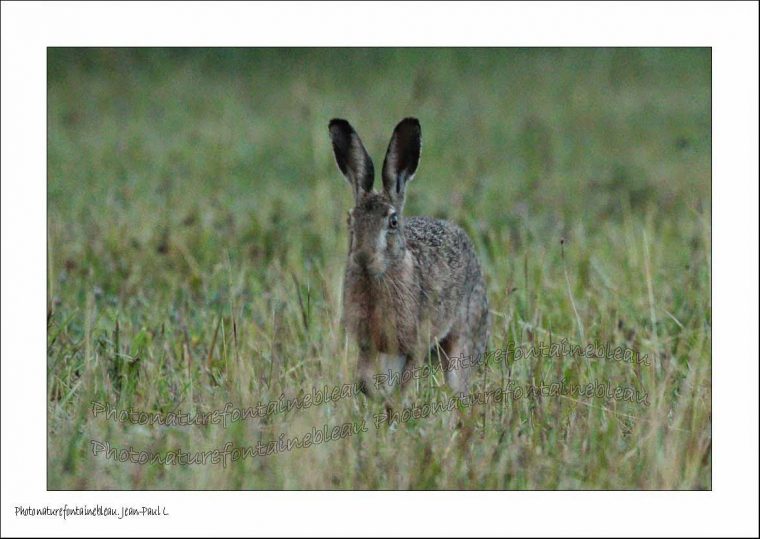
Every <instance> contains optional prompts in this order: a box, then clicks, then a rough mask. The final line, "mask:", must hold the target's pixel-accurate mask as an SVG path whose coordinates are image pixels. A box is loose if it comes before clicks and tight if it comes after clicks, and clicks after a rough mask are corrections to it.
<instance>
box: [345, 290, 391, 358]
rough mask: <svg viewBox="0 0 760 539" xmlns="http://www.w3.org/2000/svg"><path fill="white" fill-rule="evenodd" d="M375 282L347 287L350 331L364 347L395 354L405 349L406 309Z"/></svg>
mask: <svg viewBox="0 0 760 539" xmlns="http://www.w3.org/2000/svg"><path fill="white" fill-rule="evenodd" d="M377 288H378V284H377V283H372V282H364V283H357V284H356V285H355V286H348V287H346V295H345V297H344V316H345V322H346V326H347V328H348V329H349V330H350V331H351V332H352V333H354V334H355V335H356V337H357V338H358V340H359V341H360V344H371V345H372V348H374V349H375V350H377V351H378V352H382V353H387V354H393V353H396V352H398V351H399V349H400V348H401V346H400V341H401V340H402V338H403V334H404V333H405V330H404V328H403V327H402V326H403V325H404V322H403V318H404V317H403V316H399V314H398V313H399V312H401V311H403V307H402V306H401V305H400V304H399V298H396V297H394V296H393V294H392V293H388V292H389V291H388V290H385V289H381V290H378V289H377Z"/></svg>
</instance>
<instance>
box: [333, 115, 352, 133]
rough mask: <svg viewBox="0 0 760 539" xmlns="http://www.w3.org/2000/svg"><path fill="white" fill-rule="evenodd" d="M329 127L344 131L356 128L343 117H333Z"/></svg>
mask: <svg viewBox="0 0 760 539" xmlns="http://www.w3.org/2000/svg"><path fill="white" fill-rule="evenodd" d="M328 128H329V129H330V131H335V130H338V131H344V132H348V133H350V132H351V131H353V130H354V129H353V127H351V124H350V123H348V122H347V121H346V120H344V119H342V118H333V119H332V120H330V124H329V126H328Z"/></svg>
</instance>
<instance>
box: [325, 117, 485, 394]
mask: <svg viewBox="0 0 760 539" xmlns="http://www.w3.org/2000/svg"><path fill="white" fill-rule="evenodd" d="M329 131H330V138H331V140H332V146H333V150H334V153H335V160H336V162H337V165H338V168H339V169H340V171H341V172H342V173H343V175H344V176H345V177H346V179H347V180H348V183H349V184H350V185H351V187H352V188H353V192H354V201H355V206H354V208H353V209H352V210H351V211H350V212H349V216H348V227H349V236H350V240H349V241H350V243H349V250H348V261H347V264H346V270H345V275H344V282H343V323H344V325H345V328H346V330H347V332H348V333H349V334H350V335H353V336H354V337H355V338H356V340H357V344H358V348H359V358H358V376H359V380H358V382H359V387H360V388H361V389H362V390H363V391H364V392H365V393H368V394H372V393H373V392H374V390H375V389H380V388H382V389H385V390H387V389H388V385H389V384H381V383H380V382H379V380H380V379H383V378H384V379H385V380H386V381H389V380H394V379H395V380H396V382H400V385H401V386H404V385H406V384H407V383H408V381H409V380H411V379H413V378H414V377H415V376H413V374H414V373H413V369H415V368H416V367H419V366H420V363H421V362H422V361H424V360H426V359H427V357H428V354H429V353H431V354H432V356H431V357H433V358H436V359H435V361H438V360H437V358H440V361H441V363H440V364H438V366H440V367H442V370H443V372H444V373H445V379H446V382H447V383H448V385H449V386H450V387H451V388H452V390H454V391H455V392H456V393H459V394H461V393H465V392H467V390H468V383H469V376H470V373H471V372H472V370H473V369H474V367H475V365H476V364H477V362H478V361H479V360H480V359H481V358H482V357H483V354H484V352H485V348H486V343H487V341H488V334H489V323H490V317H489V311H488V298H487V297H486V287H485V283H484V280H483V274H482V272H481V269H480V264H479V262H478V258H477V256H476V254H475V250H474V249H473V246H472V243H471V242H470V239H469V238H468V236H467V234H466V233H465V232H464V231H463V230H462V229H461V228H459V227H458V226H457V225H455V224H453V223H450V222H448V221H442V220H439V219H433V218H431V217H410V218H404V217H403V209H404V199H405V194H406V186H407V184H408V183H409V182H411V181H412V179H413V178H414V174H415V172H416V171H417V165H418V164H419V161H420V150H421V142H422V131H421V128H420V123H419V121H418V120H417V119H415V118H406V119H404V120H402V121H401V122H400V123H399V124H398V125H397V126H396V128H395V129H394V130H393V135H392V136H391V141H390V144H389V145H388V150H387V153H386V155H385V161H384V162H383V170H382V178H383V188H382V191H380V192H375V191H373V190H372V184H373V183H374V179H375V169H374V166H373V164H372V159H371V158H370V156H369V155H368V154H367V151H366V150H365V148H364V145H363V144H362V141H361V140H360V139H359V135H357V133H356V131H354V129H353V127H351V124H349V123H348V122H347V121H346V120H341V119H333V120H331V121H330V124H329ZM389 371H390V372H395V373H396V376H395V378H394V377H390V376H379V375H382V374H383V373H388V372H389Z"/></svg>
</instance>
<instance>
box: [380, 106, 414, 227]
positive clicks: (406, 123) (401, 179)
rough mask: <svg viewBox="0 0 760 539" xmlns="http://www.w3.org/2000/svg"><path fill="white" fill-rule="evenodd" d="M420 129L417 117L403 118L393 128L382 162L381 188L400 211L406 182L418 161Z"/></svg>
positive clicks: (412, 175) (411, 175) (408, 180)
mask: <svg viewBox="0 0 760 539" xmlns="http://www.w3.org/2000/svg"><path fill="white" fill-rule="evenodd" d="M421 149H422V130H421V129H420V122H419V121H418V120H417V118H404V119H403V120H401V121H400V122H399V123H398V125H397V126H396V128H395V129H394V130H393V135H392V136H391V142H390V144H388V152H387V153H386V154H385V161H384V162H383V190H384V191H385V193H386V194H387V195H388V197H389V198H390V199H391V200H392V201H393V204H394V205H395V206H396V209H397V210H398V212H399V213H401V210H402V208H403V207H404V192H405V191H406V184H407V183H409V182H410V181H412V178H414V173H415V172H417V165H419V163H420V150H421Z"/></svg>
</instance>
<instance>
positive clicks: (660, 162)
mask: <svg viewBox="0 0 760 539" xmlns="http://www.w3.org/2000/svg"><path fill="white" fill-rule="evenodd" d="M710 81H711V63H710V51H709V49H561V48H557V49H382V48H380V49H55V48H51V49H49V50H48V277H49V279H48V301H49V305H48V395H49V425H48V432H49V436H48V445H49V447H48V451H49V453H48V456H49V459H48V486H49V488H52V489H60V488H82V489H110V488H122V489H130V488H136V489H155V488H158V489H167V488H169V489H199V488H200V489H218V488H229V489H236V488H245V489H260V488H286V489H303V488H320V489H324V488H352V489H357V488H358V489H365V488H381V489H384V488H389V489H398V488H413V489H427V488H439V489H440V488H445V489H461V488H465V489H471V488H476V489H477V488H498V489H512V488H534V489H535V488H539V489H554V488H570V489H576V488H584V489H585V488H606V489H610V488H612V489H636V488H658V489H671V488H677V489H704V488H711V479H710V478H711V450H710V448H711V433H710V424H711V404H710V402H711V394H710V368H711V355H710V345H711V332H710V326H711V314H710V313H711V299H710V236H711V230H710V220H711V215H710V181H711V179H710V158H711V156H710V147H711V139H710V136H711V124H710V119H711V110H710ZM405 116H416V117H418V118H419V119H420V121H421V124H422V130H423V152H422V162H421V165H420V169H419V172H418V174H417V176H416V179H415V181H414V183H413V184H412V186H411V187H410V190H409V192H408V197H407V204H406V208H405V213H406V214H407V215H415V214H426V215H433V216H436V217H442V218H448V219H450V220H452V221H454V222H457V223H459V224H460V225H461V226H463V227H464V228H465V229H466V230H467V231H468V232H469V233H470V235H471V237H472V238H473V241H474V242H475V245H476V247H477V249H478V252H479V254H480V256H481V259H482V262H483V264H484V267H485V273H486V279H487V282H488V289H489V299H490V302H491V308H492V311H493V327H492V338H491V342H490V346H489V348H490V349H498V348H505V347H506V346H508V345H509V344H510V343H511V344H512V345H515V346H525V345H537V344H538V343H542V342H543V343H548V342H556V341H558V340H560V339H562V338H566V339H568V340H569V341H570V342H572V343H577V344H583V345H585V344H586V343H589V342H591V343H593V342H599V343H610V344H611V345H613V346H625V347H629V348H631V349H634V350H636V351H638V352H639V353H641V354H648V355H649V357H650V358H653V361H652V365H651V366H649V367H646V366H641V365H639V366H637V365H634V364H628V363H623V362H619V361H611V360H585V359H578V358H570V357H568V358H561V359H558V358H547V359H545V360H543V361H534V360H515V358H514V357H512V358H510V359H509V360H508V361H507V362H506V363H505V364H504V365H501V366H499V365H494V366H492V367H489V368H483V369H481V370H480V371H479V374H478V381H477V383H476V384H475V387H474V388H473V390H474V391H481V390H484V389H493V388H495V387H499V386H501V385H504V384H505V382H513V383H517V384H531V383H540V382H541V381H542V380H559V379H563V380H565V381H567V382H576V383H584V384H585V383H588V382H593V381H598V382H608V383H611V384H612V385H613V386H614V385H626V386H631V387H635V388H636V389H637V390H640V391H645V392H647V393H648V395H649V401H650V403H651V404H650V405H649V406H641V405H638V404H636V403H628V402H620V401H606V400H604V399H599V398H593V399H570V398H546V399H521V400H519V401H516V402H512V403H506V404H504V405H498V406H495V405H483V406H477V407H474V408H473V409H470V410H466V411H462V412H458V413H459V414H460V416H461V417H460V418H459V421H460V422H461V424H462V426H461V427H460V428H458V429H451V428H450V421H449V419H447V418H445V417H437V418H429V419H426V420H419V421H412V422H409V423H403V424H401V425H397V426H396V427H394V428H387V427H382V428H380V429H377V430H376V429H374V427H370V432H368V433H365V434H363V435H361V436H358V437H354V438H350V439H348V440H344V441H339V442H331V443H329V444H323V445H321V446H317V447H313V448H309V449H303V450H295V451H293V452H289V453H284V454H280V455H277V456H271V457H261V458H257V459H254V460H250V459H249V460H248V461H245V462H242V463H239V464H236V465H235V467H232V468H227V469H222V468H220V467H214V466H173V467H172V466H165V467H162V466H158V465H137V464H124V463H115V462H113V461H107V460H104V459H103V458H102V457H94V456H92V454H91V452H89V450H90V446H89V441H90V440H93V439H95V440H101V441H109V442H110V443H111V444H112V445H113V446H115V447H127V448H128V447H129V446H133V447H134V448H135V449H137V450H141V449H149V450H152V451H157V452H162V451H167V450H169V449H172V448H176V447H182V448H183V449H185V450H188V451H200V450H210V449H215V448H220V447H222V446H223V445H224V442H225V441H230V440H231V441H233V442H235V443H236V445H240V446H245V445H251V444H252V443H253V444H255V441H257V440H259V439H263V440H266V439H271V438H277V437H278V436H279V434H280V433H281V432H286V433H288V434H287V435H288V436H291V435H297V434H300V433H301V432H305V431H308V430H310V429H311V426H317V427H319V426H321V425H323V424H340V423H344V422H347V421H361V420H362V419H367V420H368V424H371V418H372V416H373V414H374V413H378V411H379V410H378V404H377V403H373V402H371V401H366V400H365V399H364V397H360V398H356V399H347V400H342V401H339V402H337V403H331V404H327V405H323V406H319V407H314V408H311V409H309V410H304V411H295V412H290V413H288V414H284V415H277V416H273V417H271V418H268V419H267V420H256V421H248V422H245V423H241V424H238V425H236V426H235V427H234V428H227V429H224V428H221V427H213V426H212V427H184V428H161V429H159V428H154V427H145V426H135V425H124V424H119V423H115V422H109V421H106V420H104V419H103V418H102V417H93V416H92V414H91V413H90V412H89V406H90V402H91V401H99V402H104V403H105V402H108V403H111V404H112V405H113V406H115V407H117V408H119V409H128V408H129V407H134V408H135V409H139V410H145V411H151V412H157V411H160V412H170V411H173V410H177V409H180V410H183V411H193V410H196V411H202V410H206V411H209V410H213V409H220V408H223V407H224V404H225V403H226V402H231V403H233V405H234V406H237V407H241V408H242V407H247V406H251V405H255V404H256V403H257V402H258V401H260V400H262V401H265V400H269V399H274V400H276V399H278V398H279V397H280V395H282V394H284V395H285V396H296V395H299V394H301V393H302V392H304V391H307V392H308V391H309V390H310V388H311V387H313V386H317V387H322V386H323V385H325V384H326V385H328V386H333V385H338V384H342V383H352V382H353V381H354V376H353V372H354V371H353V369H354V367H355V365H354V361H353V357H354V356H355V349H354V345H353V343H351V342H350V341H347V340H346V339H345V336H344V335H343V333H342V331H341V328H340V323H339V322H340V314H341V313H340V293H341V279H342V269H343V263H344V257H345V251H346V230H345V213H346V211H347V210H348V209H349V208H350V206H351V202H352V200H351V198H352V197H351V195H350V190H349V188H348V186H347V185H346V183H345V181H344V180H343V178H342V177H341V176H340V174H339V173H338V171H337V168H336V166H335V163H334V160H333V156H332V151H331V147H330V143H329V138H328V135H327V122H328V121H329V119H330V118H332V117H343V118H346V119H348V120H349V121H351V122H352V123H353V125H354V126H355V127H356V129H357V130H358V132H359V134H360V135H361V137H362V139H363V141H364V143H365V145H366V146H367V148H368V150H369V152H370V154H372V156H373V158H374V160H375V163H376V168H378V167H379V166H380V164H381V163H382V158H383V152H384V151H385V148H386V146H387V142H388V139H389V137H390V133H391V131H392V129H393V126H394V125H395V124H396V122H397V121H398V120H400V119H401V118H403V117H405ZM377 183H379V180H376V185H377ZM437 382H438V381H437ZM437 382H436V383H433V384H432V387H430V385H426V386H425V387H419V388H417V389H416V390H413V391H412V392H411V394H410V395H409V396H408V397H407V399H409V400H411V401H414V400H419V399H423V398H424V399H430V398H433V399H435V398H439V397H440V396H441V395H443V394H444V393H445V391H446V390H445V387H438V386H437V385H436V384H437Z"/></svg>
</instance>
